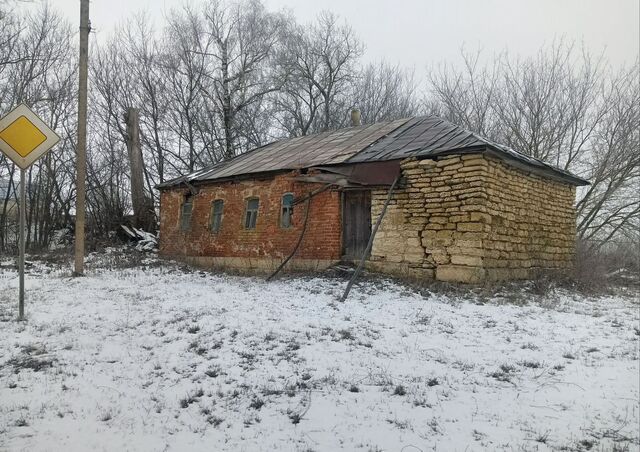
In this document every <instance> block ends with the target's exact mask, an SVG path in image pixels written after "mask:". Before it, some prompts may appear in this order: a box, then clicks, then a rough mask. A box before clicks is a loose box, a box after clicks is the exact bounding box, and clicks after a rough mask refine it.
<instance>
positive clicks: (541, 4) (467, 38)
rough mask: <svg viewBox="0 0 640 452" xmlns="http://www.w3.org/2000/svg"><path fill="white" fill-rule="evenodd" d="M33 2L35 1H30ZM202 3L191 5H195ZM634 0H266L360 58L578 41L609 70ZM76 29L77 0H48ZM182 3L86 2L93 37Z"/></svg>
mask: <svg viewBox="0 0 640 452" xmlns="http://www.w3.org/2000/svg"><path fill="white" fill-rule="evenodd" d="M36 1H37V0H36ZM204 1H206V0H190V3H193V4H198V3H201V2H204ZM639 3H640V2H639V1H638V0H395V1H393V0H265V4H266V5H267V7H268V8H269V9H271V10H280V9H283V8H286V9H289V10H291V11H292V12H293V14H294V15H295V16H296V17H297V18H298V19H299V21H301V22H307V21H310V20H312V19H313V18H314V16H315V15H317V14H318V12H320V11H322V10H329V11H333V12H334V13H337V14H338V15H340V16H341V17H342V18H344V20H346V21H347V22H349V23H350V24H351V25H352V26H353V28H354V29H355V30H356V32H357V33H358V35H359V36H360V38H361V39H362V40H363V41H364V43H365V44H366V53H365V58H366V59H367V60H380V59H385V60H387V61H389V62H393V63H396V62H397V63H400V64H402V65H403V66H407V67H415V69H416V71H418V72H420V71H422V70H424V69H425V68H426V67H427V65H429V64H433V63H438V62H441V61H449V62H452V63H456V62H457V61H459V53H460V48H461V46H463V45H464V46H466V47H467V48H469V49H472V50H475V49H478V48H482V49H483V52H484V54H485V56H491V55H493V54H494V53H499V52H501V51H503V50H505V49H508V50H509V52H510V53H512V54H520V55H523V56H528V55H531V54H533V53H535V51H536V50H537V49H539V48H540V46H541V45H543V44H548V43H549V42H551V41H553V40H554V38H561V37H564V38H565V39H568V40H576V41H583V42H584V43H585V44H586V46H587V47H588V48H589V50H591V51H592V52H593V53H600V52H602V51H604V52H605V55H606V57H607V59H608V60H609V62H610V63H611V64H612V65H614V66H619V65H621V64H625V63H626V64H631V63H632V62H633V61H635V59H636V57H637V55H638V42H639V41H640V36H639V35H640V32H639V27H640V25H639V23H640V10H639ZM52 4H53V6H54V7H55V8H57V9H58V10H59V11H61V12H62V13H63V14H64V15H65V16H67V17H68V18H69V20H70V21H71V22H72V24H73V26H74V28H75V27H77V26H78V16H79V8H80V7H79V5H80V1H79V0H53V2H52ZM182 4H184V0H92V2H91V21H92V25H93V28H94V30H95V31H96V37H97V38H98V39H102V38H103V37H106V36H108V35H109V33H110V31H111V30H112V29H113V27H114V25H115V24H117V23H118V22H120V21H122V20H123V19H125V18H126V17H127V16H129V15H131V14H134V13H135V12H136V11H140V10H145V9H146V10H148V11H149V12H150V13H151V17H152V18H153V19H154V22H155V23H156V25H158V26H161V25H162V22H163V20H164V19H163V18H164V15H165V14H166V13H167V12H168V11H169V10H170V9H171V8H175V7H179V6H180V5H182Z"/></svg>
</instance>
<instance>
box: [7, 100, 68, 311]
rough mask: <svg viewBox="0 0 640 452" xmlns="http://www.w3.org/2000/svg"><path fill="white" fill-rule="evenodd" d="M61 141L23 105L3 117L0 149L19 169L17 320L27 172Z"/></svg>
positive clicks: (20, 306) (21, 290)
mask: <svg viewBox="0 0 640 452" xmlns="http://www.w3.org/2000/svg"><path fill="white" fill-rule="evenodd" d="M58 141H60V137H59V136H58V135H57V134H56V133H55V132H54V131H53V130H51V129H50V128H49V126H47V125H46V124H45V123H44V122H43V121H42V119H40V118H39V117H38V115H36V114H35V113H34V112H33V111H31V109H30V108H29V107H27V106H26V105H24V104H20V105H18V106H17V107H16V108H15V109H14V110H12V111H11V112H9V114H7V115H6V116H5V117H4V118H2V119H0V151H2V152H3V153H4V154H5V155H6V156H7V157H9V158H10V159H11V160H12V161H13V163H15V164H16V166H18V168H20V231H19V234H18V236H19V238H18V273H19V280H20V281H19V283H18V284H19V289H18V291H19V294H18V320H24V248H25V243H24V230H25V228H26V225H25V223H26V217H27V215H26V210H27V189H26V185H27V183H26V177H25V171H26V170H27V168H29V167H30V166H31V165H32V164H33V162H35V161H36V160H38V159H39V158H40V157H42V156H43V155H44V154H45V153H47V151H49V150H50V149H51V148H52V147H53V146H54V145H55V144H56V143H57V142H58Z"/></svg>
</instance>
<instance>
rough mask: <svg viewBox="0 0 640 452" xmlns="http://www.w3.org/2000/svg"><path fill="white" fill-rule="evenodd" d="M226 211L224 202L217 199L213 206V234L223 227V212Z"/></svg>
mask: <svg viewBox="0 0 640 452" xmlns="http://www.w3.org/2000/svg"><path fill="white" fill-rule="evenodd" d="M223 209H224V201H223V200H222V199H216V200H215V201H213V204H212V205H211V232H218V231H219V230H220V227H221V226H222V210H223Z"/></svg>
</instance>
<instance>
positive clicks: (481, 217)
mask: <svg viewBox="0 0 640 452" xmlns="http://www.w3.org/2000/svg"><path fill="white" fill-rule="evenodd" d="M402 171H403V175H404V176H405V178H406V184H405V186H404V187H403V188H401V189H399V190H398V191H397V192H396V194H395V195H394V196H393V198H392V201H391V203H390V205H389V208H388V210H387V213H386V215H385V218H384V219H383V221H382V224H381V226H380V229H379V230H378V233H377V235H376V238H375V240H374V243H373V248H372V253H371V257H370V260H369V267H371V268H373V269H376V270H381V271H387V272H392V273H396V274H400V275H403V276H411V277H417V278H435V279H438V280H444V281H459V282H481V281H486V280H497V279H515V278H526V277H529V276H532V275H533V273H534V271H536V270H537V269H543V268H544V269H546V268H561V269H565V268H567V267H569V266H570V265H571V262H572V258H573V247H574V241H575V217H574V209H573V201H574V197H575V189H574V187H572V186H569V185H565V184H561V183H557V182H553V181H550V180H547V179H543V178H540V177H538V176H533V175H527V174H525V173H523V172H521V171H519V170H517V169H514V168H512V167H510V166H508V165H506V164H505V163H503V162H501V161H498V160H496V159H493V158H490V157H487V156H485V155H483V154H473V155H464V156H450V157H446V158H442V159H441V160H438V161H434V160H415V159H410V160H406V161H404V162H403V163H402ZM386 196H387V192H386V190H376V191H374V192H373V193H372V221H375V220H376V219H377V217H378V215H379V213H380V211H381V209H382V206H383V204H384V201H385V199H386Z"/></svg>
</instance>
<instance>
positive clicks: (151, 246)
mask: <svg viewBox="0 0 640 452" xmlns="http://www.w3.org/2000/svg"><path fill="white" fill-rule="evenodd" d="M120 226H121V227H122V230H123V231H124V233H125V234H126V235H127V236H128V237H129V238H130V239H131V241H132V242H134V243H135V249H136V250H138V251H154V250H155V249H157V248H158V238H157V237H156V236H155V235H154V234H152V233H150V232H146V231H143V230H142V229H137V228H134V227H129V226H125V225H120Z"/></svg>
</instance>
